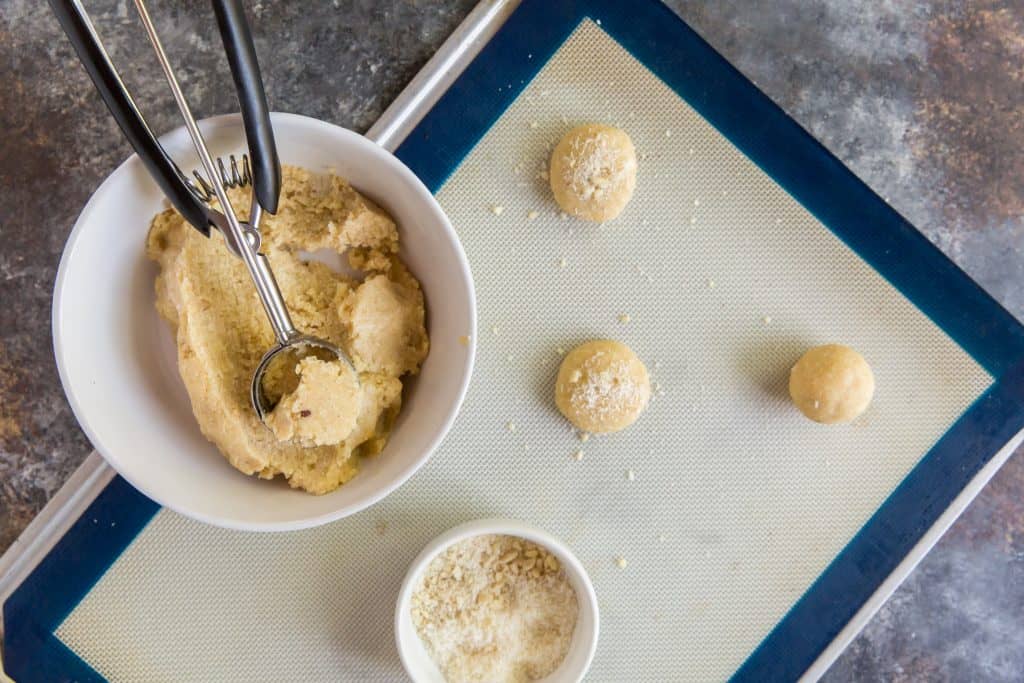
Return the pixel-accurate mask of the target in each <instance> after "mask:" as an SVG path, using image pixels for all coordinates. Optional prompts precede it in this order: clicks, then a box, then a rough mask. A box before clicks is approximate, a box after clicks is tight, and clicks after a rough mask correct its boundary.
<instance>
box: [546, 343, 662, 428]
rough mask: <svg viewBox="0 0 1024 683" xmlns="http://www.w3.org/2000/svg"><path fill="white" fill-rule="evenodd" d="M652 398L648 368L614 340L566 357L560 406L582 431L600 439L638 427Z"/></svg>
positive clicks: (560, 374)
mask: <svg viewBox="0 0 1024 683" xmlns="http://www.w3.org/2000/svg"><path fill="white" fill-rule="evenodd" d="M650 398H651V382H650V378H649V377H648V376H647V368H646V367H644V364H643V363H642V362H641V361H640V359H639V358H637V356H636V354H635V353H633V350H632V349H631V348H629V347H628V346H626V345H625V344H620V343H619V342H617V341H612V340H610V339H600V340H596V341H590V342H587V343H585V344H581V345H579V346H577V347H576V348H575V349H573V350H572V351H570V352H569V353H568V354H566V356H565V359H564V360H563V361H562V366H561V367H560V368H559V369H558V379H557V380H556V381H555V405H557V406H558V409H559V410H560V411H561V412H562V415H564V416H565V418H566V419H567V420H569V422H571V423H572V424H573V426H575V427H576V428H577V429H580V430H582V431H584V432H593V433H595V434H601V433H607V432H617V431H619V430H620V429H625V428H626V427H628V426H629V425H631V424H633V423H634V422H635V421H636V419H637V418H638V417H640V413H642V412H643V411H644V408H646V407H647V402H648V401H649V400H650Z"/></svg>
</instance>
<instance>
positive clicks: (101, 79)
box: [50, 0, 210, 235]
mask: <svg viewBox="0 0 1024 683" xmlns="http://www.w3.org/2000/svg"><path fill="white" fill-rule="evenodd" d="M50 7H51V9H53V13H54V14H55V15H56V17H57V21H59V22H60V25H61V28H63V29H64V33H66V34H67V36H68V39H69V40H70V41H71V44H72V45H73V46H74V48H75V52H77V53H78V59H79V60H80V61H81V62H82V65H83V66H85V70H86V71H87V72H88V73H89V77H90V78H92V82H93V85H95V86H96V89H97V90H98V91H99V93H100V97H102V98H103V102H104V103H105V104H106V105H107V109H109V110H110V113H111V114H113V115H114V119H115V120H116V121H117V124H118V125H119V126H120V127H121V131H122V132H123V133H124V135H125V137H126V138H128V142H129V143H131V146H132V148H134V149H135V153H136V154H138V155H139V159H141V160H142V163H143V164H144V165H145V167H146V170H147V171H149V174H150V176H152V177H153V180H154V181H156V184H157V185H159V186H160V189H161V190H162V191H163V193H164V196H166V197H167V199H168V200H169V201H170V202H171V204H172V205H173V206H174V208H175V209H177V210H178V212H179V213H180V214H181V215H182V216H184V217H185V219H186V220H188V222H189V223H191V224H192V225H193V226H195V227H196V228H197V229H198V230H199V231H200V232H202V233H203V234H204V235H209V234H210V213H209V210H208V209H207V207H206V205H205V204H203V202H201V201H199V199H198V198H197V197H196V196H195V195H194V194H193V192H192V190H191V189H190V188H189V187H188V185H187V184H186V182H185V176H184V175H183V174H182V172H181V170H180V169H179V168H178V166H177V165H176V164H175V163H174V161H173V160H171V158H170V157H169V156H168V155H167V152H165V151H164V148H163V147H162V146H161V145H160V143H159V142H157V139H156V137H155V136H154V135H153V131H152V130H150V128H149V126H148V125H147V124H146V120H145V119H144V118H142V114H141V112H139V109H138V107H136V106H135V101H134V100H132V96H131V94H129V92H128V90H127V88H125V86H124V82H123V81H122V80H121V77H120V75H118V73H117V69H115V68H114V65H113V63H112V62H111V61H110V57H108V56H107V53H106V50H104V49H103V45H102V44H101V43H100V40H99V37H98V36H97V35H96V31H95V30H94V29H93V26H92V22H90V21H89V16H88V15H87V14H86V13H85V9H84V8H83V7H82V4H81V2H79V1H78V0H50Z"/></svg>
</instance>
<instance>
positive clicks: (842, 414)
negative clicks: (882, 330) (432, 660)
mask: <svg viewBox="0 0 1024 683" xmlns="http://www.w3.org/2000/svg"><path fill="white" fill-rule="evenodd" d="M874 393H875V376H874V374H873V373H872V372H871V366H869V365H868V363H867V361H866V360H864V357H863V356H861V355H860V354H859V353H857V352H856V351H854V350H853V349H851V348H850V347H848V346H843V345H841V344H825V345H824V346H815V347H814V348H812V349H810V350H809V351H807V353H805V354H804V355H803V356H801V358H800V360H798V361H797V362H796V365H794V366H793V370H792V371H791V372H790V375H789V395H790V396H791V397H792V398H793V403H795V404H796V407H797V408H799V409H800V412H802V413H803V414H804V415H806V416H807V417H809V418H811V419H812V420H814V421H815V422H823V423H826V424H833V423H837V422H849V421H851V420H853V419H854V418H856V417H857V416H858V415H860V414H861V413H863V412H864V411H865V410H866V409H867V407H868V404H870V403H871V398H872V396H874Z"/></svg>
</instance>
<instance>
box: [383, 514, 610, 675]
mask: <svg viewBox="0 0 1024 683" xmlns="http://www.w3.org/2000/svg"><path fill="white" fill-rule="evenodd" d="M485 534H500V535H503V536H516V537H519V538H523V539H526V540H528V541H532V542H534V543H536V544H537V545H540V546H543V547H544V548H545V549H547V550H549V551H551V552H552V553H553V554H554V555H555V556H556V557H558V559H559V561H560V562H561V563H562V566H563V568H565V569H566V571H567V573H568V574H570V575H571V576H574V577H575V578H576V579H577V581H575V582H574V588H576V589H577V590H576V598H577V600H578V601H579V603H580V612H581V613H582V611H583V609H584V605H585V606H586V608H587V609H589V611H590V612H591V614H593V628H591V629H590V630H589V632H588V633H586V634H583V635H582V636H581V637H580V640H578V641H576V642H578V643H579V644H578V645H577V647H582V648H586V656H585V658H584V659H583V660H582V664H581V666H580V667H579V668H578V669H576V670H567V671H565V672H561V673H563V674H564V675H566V676H573V677H574V678H573V679H572V680H575V681H581V680H583V677H584V676H585V675H586V673H587V671H588V670H589V669H590V665H591V663H592V662H593V661H594V654H595V653H596V652H597V641H598V637H599V636H600V631H601V614H600V610H599V608H598V604H597V593H596V592H595V591H594V584H593V582H592V581H591V580H590V575H589V574H588V573H587V570H586V569H585V568H584V567H583V563H582V562H580V560H579V558H577V557H576V554H575V553H573V551H572V550H571V549H570V548H569V546H568V545H566V544H565V542H563V541H562V540H560V539H559V538H557V537H555V536H553V535H552V534H550V533H548V532H547V531H545V530H543V529H541V528H540V527H537V526H534V525H532V524H529V523H527V522H523V521H520V520H517V519H511V518H507V517H486V518H483V519H476V520H472V521H469V522H464V523H463V524H459V525H458V526H454V527H452V528H451V529H448V530H447V531H445V532H443V533H441V534H439V535H438V536H435V537H434V538H433V539H431V540H430V541H429V542H428V543H427V544H426V545H425V546H424V547H423V550H422V551H420V554H419V555H417V556H416V559H414V560H413V561H412V562H411V563H410V565H409V570H408V571H407V572H406V574H405V578H403V579H402V586H401V588H400V589H399V591H398V599H397V601H396V604H395V626H394V630H395V646H396V648H397V649H398V657H399V659H401V660H402V667H403V668H404V669H405V672H406V673H407V674H408V675H409V677H410V678H411V679H412V680H413V681H414V682H416V683H419V682H420V681H421V680H422V679H421V677H420V671H419V670H418V669H416V668H414V667H413V666H412V664H411V662H410V660H409V657H408V654H407V648H406V646H405V644H404V642H403V639H402V634H403V633H404V632H405V630H406V629H405V628H403V622H404V621H405V620H404V619H403V617H404V616H405V615H407V614H408V611H409V605H410V603H411V602H412V592H413V589H414V588H415V586H416V583H417V581H418V580H419V578H420V576H421V575H422V574H423V571H424V570H425V569H426V567H427V565H428V564H429V563H430V561H431V560H433V559H434V558H435V557H437V555H438V554H439V553H441V552H442V551H444V550H445V549H447V548H449V547H451V546H452V545H453V544H455V543H458V542H460V541H463V540H466V539H467V538H472V537H474V536H482V535H485ZM580 587H582V588H583V595H580V591H579V588H580ZM577 623H578V622H577ZM410 635H411V637H412V638H418V637H419V636H418V635H417V634H416V632H415V630H414V631H413V632H412V633H411V634H410ZM577 635H579V634H577ZM575 640H576V636H574V641H575ZM567 658H568V655H567ZM556 671H557V670H556ZM542 680H547V678H545V679H542Z"/></svg>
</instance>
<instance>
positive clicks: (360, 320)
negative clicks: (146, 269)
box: [147, 167, 429, 494]
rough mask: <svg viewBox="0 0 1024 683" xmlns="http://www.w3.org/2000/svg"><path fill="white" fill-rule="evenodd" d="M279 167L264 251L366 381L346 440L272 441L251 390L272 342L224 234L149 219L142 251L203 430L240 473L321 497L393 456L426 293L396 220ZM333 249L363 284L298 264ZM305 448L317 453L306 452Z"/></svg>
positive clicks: (240, 194) (415, 366)
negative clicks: (368, 460) (370, 460)
mask: <svg viewBox="0 0 1024 683" xmlns="http://www.w3.org/2000/svg"><path fill="white" fill-rule="evenodd" d="M283 171H284V178H283V180H284V182H283V185H282V191H281V201H280V206H279V208H278V212H277V214H276V215H273V216H270V215H268V216H266V217H265V218H264V221H263V223H262V226H261V229H262V231H263V237H264V239H263V243H264V246H263V251H264V252H265V253H266V254H267V258H269V259H270V264H271V267H272V268H273V270H274V275H275V276H276V278H277V281H278V284H279V285H280V287H281V292H282V294H283V296H284V299H285V302H286V303H287V305H288V309H289V311H290V312H291V315H292V319H293V321H294V323H295V326H296V327H297V328H298V329H300V330H302V331H303V332H306V333H308V334H311V335H314V336H317V337H320V338H322V339H325V340H327V341H329V342H331V343H333V344H335V345H337V346H339V347H341V348H343V349H344V350H345V351H346V352H347V353H348V355H349V357H350V358H351V359H352V361H353V363H354V365H355V368H356V371H357V372H358V373H359V391H358V398H359V401H358V406H359V408H358V411H357V413H356V415H355V421H354V426H352V427H351V428H350V429H348V433H347V434H346V435H345V436H344V437H343V439H342V440H341V441H338V442H336V443H327V442H329V441H333V440H334V437H335V436H337V434H331V435H327V436H326V437H323V436H322V437H320V438H317V437H315V436H310V434H311V433H310V432H306V431H305V428H304V427H299V426H293V427H292V430H293V432H292V433H293V435H294V436H293V437H292V438H291V439H289V440H287V441H280V440H279V439H278V436H279V435H280V434H284V433H286V432H287V431H288V429H287V428H285V427H283V426H281V427H280V428H279V433H278V434H275V433H274V432H273V431H271V430H270V429H267V427H266V425H264V424H263V423H262V422H260V420H259V418H257V417H256V414H255V411H253V409H252V406H251V405H250V402H249V382H250V380H251V378H252V373H253V370H254V369H255V368H256V365H257V364H258V363H259V361H260V358H261V357H262V356H263V353H264V352H265V351H266V350H267V349H269V348H270V347H271V346H272V345H273V343H274V334H273V331H272V330H271V329H270V324H269V323H268V322H267V319H266V316H265V314H264V312H263V308H262V306H261V305H260V302H259V299H258V297H257V296H256V291H255V289H254V288H253V285H252V282H251V280H250V279H249V274H248V272H247V271H246V269H245V265H244V264H243V263H242V261H241V260H240V259H238V258H235V257H234V256H232V255H231V254H230V253H229V252H228V251H227V249H226V248H225V246H224V244H223V239H222V238H221V237H220V235H219V234H218V233H216V232H215V233H213V234H212V235H211V236H210V237H209V238H206V237H203V236H202V235H201V234H199V232H197V231H196V230H195V229H194V228H192V227H191V226H190V225H189V224H188V223H187V222H186V221H185V220H184V219H183V218H182V217H181V216H180V215H179V214H177V213H176V212H174V211H173V210H167V211H164V212H163V213H161V214H159V215H158V216H156V218H154V220H153V224H152V226H151V227H150V232H149V238H148V241H147V254H148V256H149V258H150V259H152V260H154V261H156V262H157V263H158V264H159V266H160V273H159V275H158V276H157V278H156V294H157V297H156V306H157V309H158V310H159V312H160V314H161V315H162V316H163V317H164V318H166V319H167V320H168V321H169V322H170V323H171V325H172V327H173V328H174V333H175V338H176V341H177V346H178V369H179V371H180V373H181V377H182V379H183V380H184V383H185V388H186V389H187V390H188V394H189V398H190V399H191V401H192V411H193V413H194V414H195V416H196V420H197V422H198V423H199V427H200V429H201V430H202V432H203V434H204V435H205V436H206V437H207V438H208V439H210V440H211V441H212V442H213V443H214V444H216V446H217V447H218V449H219V450H220V451H221V453H223V454H224V456H225V457H226V458H227V460H228V461H229V462H230V463H231V464H232V465H233V466H234V467H236V468H238V469H239V470H241V471H242V472H244V473H246V474H256V475H258V476H260V477H262V478H266V479H270V478H273V477H275V476H278V475H281V476H283V477H285V478H286V479H287V480H288V483H289V484H290V485H291V486H293V487H296V488H301V489H304V490H306V491H309V492H311V493H316V494H322V493H327V492H329V491H332V490H334V489H336V488H337V487H338V486H340V485H341V484H343V483H345V482H346V481H348V480H350V479H351V478H352V477H354V476H355V475H356V472H357V471H358V463H359V458H360V456H370V455H375V454H377V453H379V452H380V451H381V450H382V449H383V448H384V445H385V443H386V442H387V438H388V433H389V431H390V430H391V426H392V424H393V422H394V419H395V416H396V415H397V413H398V410H399V408H400V407H401V401H402V380H401V378H402V377H404V376H406V375H409V374H415V373H416V372H418V371H419V368H420V365H421V363H422V362H423V359H424V358H425V357H426V355H427V349H428V347H429V341H428V339H427V333H426V328H425V326H424V316H425V313H424V302H423V293H422V291H421V289H420V286H419V283H418V282H417V281H416V279H415V278H414V277H413V276H412V275H411V274H410V273H409V272H408V270H406V268H405V265H404V264H403V263H402V261H401V260H400V259H399V258H398V255H397V252H398V230H397V228H396V227H395V223H394V221H392V220H391V218H390V217H389V216H388V215H387V214H386V213H385V212H384V211H383V210H381V209H380V207H378V206H376V205H375V204H374V203H373V202H371V201H369V200H368V199H366V198H365V197H363V196H362V195H360V194H359V193H358V192H356V191H355V190H354V189H353V188H352V187H351V186H350V185H349V184H348V183H347V182H345V181H344V180H342V179H341V178H338V177H336V176H316V175H313V174H310V173H309V172H307V171H305V170H302V169H299V168H294V167H285V168H284V169H283ZM230 195H231V199H232V202H233V203H234V205H235V206H236V207H237V208H238V209H243V208H244V207H247V206H248V205H249V197H248V190H247V189H240V190H232V191H231V193H230ZM243 213H244V211H243ZM325 248H326V249H331V250H334V251H336V252H338V253H347V254H348V260H349V264H350V265H351V266H352V267H353V268H354V269H356V270H358V271H361V274H362V278H361V279H357V278H349V277H344V276H341V275H339V274H337V273H335V272H334V271H332V270H331V269H330V268H328V267H327V266H326V265H324V264H322V263H319V262H317V261H310V262H304V261H303V260H302V259H301V258H300V257H299V251H300V250H303V251H307V252H312V251H315V250H317V249H325ZM396 340H397V341H396ZM296 386H297V383H296V382H295V381H294V380H293V381H292V385H291V386H287V385H286V384H282V385H281V386H279V387H278V389H277V390H276V391H277V395H276V396H273V395H271V396H269V398H271V400H277V399H278V398H284V397H285V396H286V395H287V394H289V393H290V392H292V391H294V390H295V387H296ZM268 389H269V387H268ZM268 394H271V392H270V391H268ZM302 395H303V394H302V392H300V394H299V395H296V396H295V398H294V402H295V404H296V405H297V404H299V403H300V398H302ZM302 400H306V399H302ZM285 407H287V404H286V405H285ZM303 409H305V410H310V411H312V410H313V409H312V408H311V407H306V408H302V407H299V415H300V419H301V411H302V410H303ZM282 415H283V411H282ZM313 417H314V416H313V415H310V419H312V418H313ZM282 420H283V418H282ZM338 429H339V430H341V431H343V430H344V429H345V425H342V426H341V427H339V428H338ZM309 441H313V442H318V441H319V442H320V443H321V445H314V446H310V447H307V446H306V445H305V443H308V442H309ZM304 442H305V443H304Z"/></svg>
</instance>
